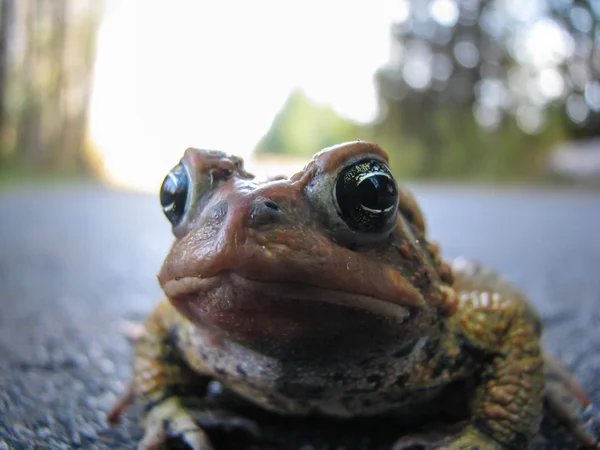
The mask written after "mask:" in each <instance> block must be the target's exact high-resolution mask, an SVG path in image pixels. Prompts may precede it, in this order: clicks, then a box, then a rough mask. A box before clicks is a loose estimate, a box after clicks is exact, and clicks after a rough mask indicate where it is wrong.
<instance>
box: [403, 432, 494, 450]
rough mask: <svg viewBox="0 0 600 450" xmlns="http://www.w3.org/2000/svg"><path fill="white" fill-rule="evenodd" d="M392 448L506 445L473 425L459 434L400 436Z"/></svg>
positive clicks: (473, 449) (472, 449)
mask: <svg viewBox="0 0 600 450" xmlns="http://www.w3.org/2000/svg"><path fill="white" fill-rule="evenodd" d="M392 450H505V447H504V446H502V445H501V444H499V443H498V442H496V441H494V440H493V439H492V438H490V437H489V436H487V435H485V434H483V433H481V432H479V431H477V430H475V429H474V428H472V427H467V428H465V429H464V430H463V431H462V432H460V433H458V434H453V433H451V432H448V431H446V432H444V431H429V432H425V433H421V434H414V435H410V436H404V437H402V438H400V439H399V440H398V441H396V443H395V444H394V446H393V447H392Z"/></svg>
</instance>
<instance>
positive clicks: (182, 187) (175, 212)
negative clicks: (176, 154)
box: [160, 164, 189, 225]
mask: <svg viewBox="0 0 600 450" xmlns="http://www.w3.org/2000/svg"><path fill="white" fill-rule="evenodd" d="M188 187H189V179H188V174H187V171H186V170H185V168H184V167H183V166H182V165H181V164H179V165H178V166H176V167H174V168H173V170H171V171H170V172H169V174H168V175H167V176H166V177H165V179H164V181H163V184H162V186H161V188H160V204H161V205H162V207H163V212H164V213H165V216H167V219H169V221H170V222H171V223H172V224H173V225H177V224H178V223H179V221H181V218H182V217H183V214H184V213H185V209H186V203H187V196H188Z"/></svg>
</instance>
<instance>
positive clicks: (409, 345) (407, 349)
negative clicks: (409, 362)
mask: <svg viewBox="0 0 600 450" xmlns="http://www.w3.org/2000/svg"><path fill="white" fill-rule="evenodd" d="M417 342H418V339H411V340H409V341H406V342H405V343H403V344H402V345H401V346H400V348H398V349H397V350H396V351H395V352H394V353H392V356H393V357H394V358H403V357H405V356H408V355H410V354H411V352H412V351H413V349H414V348H415V345H417Z"/></svg>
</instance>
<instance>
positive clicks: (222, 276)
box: [164, 271, 410, 320]
mask: <svg viewBox="0 0 600 450" xmlns="http://www.w3.org/2000/svg"><path fill="white" fill-rule="evenodd" d="M226 284H230V285H233V286H235V287H237V288H240V289H242V290H244V289H245V290H248V291H252V292H256V293H260V294H264V295H266V296H268V297H279V298H281V299H284V300H296V301H314V302H322V303H329V304H333V305H337V306H341V307H346V308H353V309H361V310H365V311H369V312H372V313H376V314H380V315H384V316H392V317H395V318H397V319H401V320H404V319H406V318H407V317H408V316H409V315H410V313H409V310H408V308H407V307H405V306H402V305H400V304H398V303H394V302H391V301H389V300H385V299H382V298H379V297H375V296H373V295H369V294H363V293H355V292H348V291H344V290H341V289H337V288H327V287H323V286H319V285H315V284H311V283H306V282H303V281H298V280H293V281H291V280H290V281H280V280H269V279H256V278H250V277H246V276H243V275H240V274H238V273H235V272H233V271H222V272H220V273H217V274H215V275H212V276H210V277H207V278H201V277H193V276H191V277H190V276H187V277H180V278H176V279H172V280H169V281H167V282H166V283H165V285H164V289H165V293H166V294H167V296H169V297H177V296H182V295H197V296H198V298H199V299H200V298H201V297H202V293H203V292H208V291H209V290H211V289H214V288H216V287H218V286H221V285H226Z"/></svg>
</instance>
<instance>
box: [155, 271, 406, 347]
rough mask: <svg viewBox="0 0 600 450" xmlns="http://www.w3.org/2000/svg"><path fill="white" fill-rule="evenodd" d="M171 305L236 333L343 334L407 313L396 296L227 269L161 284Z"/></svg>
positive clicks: (399, 320)
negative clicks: (254, 276)
mask: <svg viewBox="0 0 600 450" xmlns="http://www.w3.org/2000/svg"><path fill="white" fill-rule="evenodd" d="M163 290H164V291H165V294H166V295H167V297H169V299H170V300H171V301H172V303H173V305H174V306H175V307H176V308H177V309H178V310H179V311H180V312H181V313H182V314H183V315H184V316H186V317H187V318H188V319H189V320H190V321H191V322H192V323H194V324H196V325H198V326H208V327H211V328H217V329H219V330H221V331H224V332H226V333H228V334H234V335H235V336H237V337H238V338H243V340H246V339H247V338H250V339H260V338H264V339H272V338H273V337H277V338H295V337H298V336H306V335H307V334H309V333H310V334H312V335H316V334H321V335H323V332H325V330H327V331H326V332H325V334H332V333H333V334H336V333H341V332H343V333H344V334H347V333H348V332H351V330H352V329H356V330H357V332H358V331H359V330H360V331H361V332H363V334H364V329H365V328H373V327H377V326H379V325H383V324H395V326H397V325H398V324H400V323H403V322H405V321H406V320H407V319H408V318H409V317H410V315H411V309H412V308H410V307H409V306H408V305H407V304H402V300H401V298H398V299H397V300H396V301H390V300H388V299H381V298H377V297H375V296H373V295H369V294H364V293H353V292H346V291H342V290H340V289H339V288H337V287H336V288H326V287H321V286H316V285H310V284H307V283H303V282H298V281H273V280H256V279H251V278H247V277H244V276H242V275H239V274H237V273H234V272H231V271H225V272H221V273H220V274H217V275H215V276H211V277H208V278H200V277H182V278H177V279H172V280H169V281H167V282H166V283H164V285H163Z"/></svg>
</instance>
